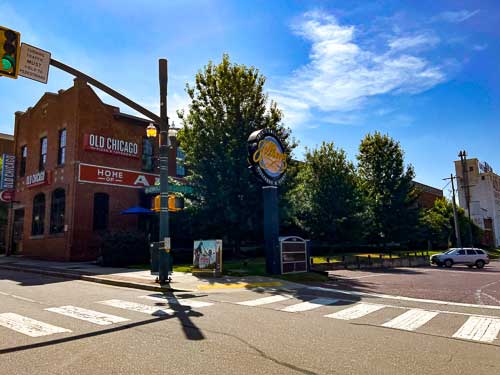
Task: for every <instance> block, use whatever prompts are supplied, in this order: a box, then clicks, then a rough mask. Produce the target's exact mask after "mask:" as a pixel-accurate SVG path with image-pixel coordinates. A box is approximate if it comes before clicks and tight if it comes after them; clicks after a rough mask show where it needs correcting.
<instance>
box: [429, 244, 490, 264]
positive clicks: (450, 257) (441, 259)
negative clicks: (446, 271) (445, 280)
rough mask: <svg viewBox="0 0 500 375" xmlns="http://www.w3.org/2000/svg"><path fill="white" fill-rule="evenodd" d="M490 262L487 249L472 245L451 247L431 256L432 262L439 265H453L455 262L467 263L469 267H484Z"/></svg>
mask: <svg viewBox="0 0 500 375" xmlns="http://www.w3.org/2000/svg"><path fill="white" fill-rule="evenodd" d="M489 262H490V257H489V256H488V254H487V253H486V251H484V250H481V249H476V248H472V247H466V248H458V249H450V250H448V251H446V252H444V253H441V254H435V255H433V256H431V263H433V264H437V265H438V266H439V267H443V266H446V267H451V266H453V265H454V264H465V265H467V267H469V268H472V267H474V266H476V267H477V268H483V267H484V265H485V264H488V263H489Z"/></svg>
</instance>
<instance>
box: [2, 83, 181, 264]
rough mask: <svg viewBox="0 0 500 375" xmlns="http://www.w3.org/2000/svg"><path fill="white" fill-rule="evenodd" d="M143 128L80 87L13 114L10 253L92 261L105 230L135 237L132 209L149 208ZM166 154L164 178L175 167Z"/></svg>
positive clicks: (149, 170) (152, 171)
mask: <svg viewBox="0 0 500 375" xmlns="http://www.w3.org/2000/svg"><path fill="white" fill-rule="evenodd" d="M148 124H149V121H148V120H144V119H141V118H138V117H135V116H130V115H126V114H122V113H121V112H120V110H119V108H117V107H114V106H110V105H107V104H104V103H103V102H102V101H101V100H100V99H99V97H98V96H97V95H96V94H95V92H94V91H93V90H92V89H91V88H90V87H89V86H88V85H87V84H86V83H85V82H83V81H81V80H79V79H75V81H74V86H73V87H71V88H70V89H68V90H66V91H65V90H60V91H59V92H58V93H57V94H53V93H46V94H45V95H44V96H43V97H42V98H41V99H40V100H39V101H38V103H37V104H36V105H35V106H34V107H33V108H28V110H27V111H26V112H16V124H15V134H14V139H15V155H16V189H15V200H16V202H17V203H15V204H14V207H13V210H14V211H13V213H12V215H10V216H11V218H12V219H11V222H10V223H9V230H10V231H11V233H12V240H11V241H10V242H11V243H12V246H13V248H14V251H16V252H18V253H21V254H23V255H26V256H32V257H40V258H44V259H57V260H92V259H95V258H96V257H97V255H98V252H99V246H100V241H101V236H102V234H103V233H105V232H107V231H118V230H126V231H139V230H141V229H140V225H139V224H140V223H139V217H138V216H136V215H123V214H122V212H123V211H124V210H127V209H129V208H131V207H135V206H142V207H145V208H149V207H150V205H151V197H150V196H146V195H145V194H144V188H145V187H148V186H152V185H154V184H155V181H156V179H157V173H158V170H157V168H156V167H155V163H154V160H155V154H156V153H157V151H158V150H157V149H158V148H157V147H156V146H155V145H156V141H154V140H150V139H148V138H146V127H147V126H148ZM176 151H177V150H176V149H175V147H174V148H172V149H171V150H170V155H169V156H170V157H169V174H170V175H171V176H174V177H175V176H177V173H178V172H179V171H180V172H183V170H182V169H181V168H176Z"/></svg>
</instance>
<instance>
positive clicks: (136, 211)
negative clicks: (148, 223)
mask: <svg viewBox="0 0 500 375" xmlns="http://www.w3.org/2000/svg"><path fill="white" fill-rule="evenodd" d="M154 213H155V212H154V211H152V210H150V209H148V208H144V207H140V206H135V207H130V208H127V209H126V210H123V211H122V212H121V215H152V214H154Z"/></svg>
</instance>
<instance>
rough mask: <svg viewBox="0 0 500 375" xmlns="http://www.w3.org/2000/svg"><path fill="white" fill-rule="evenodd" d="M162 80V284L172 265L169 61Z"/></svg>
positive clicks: (162, 66) (162, 62)
mask: <svg viewBox="0 0 500 375" xmlns="http://www.w3.org/2000/svg"><path fill="white" fill-rule="evenodd" d="M159 73H160V74H159V78H160V242H161V241H164V242H163V245H164V247H163V251H162V250H161V249H160V255H159V259H158V263H159V264H158V265H159V269H158V278H159V281H160V285H161V284H165V282H166V281H167V280H169V277H168V273H169V271H170V265H171V255H170V228H169V222H168V219H169V218H168V148H169V147H168V127H169V124H168V117H167V83H168V62H167V59H160V60H159Z"/></svg>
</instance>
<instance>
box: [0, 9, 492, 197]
mask: <svg viewBox="0 0 500 375" xmlns="http://www.w3.org/2000/svg"><path fill="white" fill-rule="evenodd" d="M0 9H2V11H1V13H0V24H1V25H3V26H9V27H12V28H14V29H15V30H17V31H19V32H21V34H22V37H21V38H22V41H24V42H26V43H29V44H32V45H35V46H37V47H40V48H42V49H45V50H48V51H50V52H51V53H52V57H53V58H55V59H58V60H60V61H62V62H64V63H66V64H68V65H71V66H74V67H76V68H77V69H80V70H82V71H84V72H85V73H87V74H89V75H91V76H93V77H95V78H97V79H98V80H101V81H102V82H104V83H106V84H108V85H109V86H111V87H112V88H114V89H116V90H118V91H120V92H122V93H124V94H125V95H126V96H128V97H130V98H131V99H133V100H135V101H137V102H139V103H141V104H142V105H144V106H145V107H147V108H148V109H150V110H153V111H155V112H159V105H158V95H159V94H158V90H159V89H158V58H160V57H166V58H168V59H169V113H170V116H171V117H172V118H174V117H175V110H176V109H181V108H186V106H187V105H188V98H187V95H186V94H185V92H184V87H185V84H186V83H189V82H192V81H193V78H194V75H195V74H196V72H197V71H198V70H199V69H201V68H202V67H203V66H204V65H205V64H206V63H207V62H208V61H209V60H213V61H214V62H218V61H220V59H221V56H222V54H223V53H225V52H226V53H228V54H229V55H230V57H231V59H232V61H234V62H237V63H242V64H246V65H253V66H255V67H257V68H258V69H259V70H260V71H261V73H262V74H264V75H265V76H266V77H267V83H266V90H267V91H268V93H269V96H270V98H271V99H274V100H276V101H277V102H278V105H279V107H280V108H281V109H283V111H284V115H285V118H284V122H285V124H286V125H288V126H290V127H291V128H292V129H293V133H294V135H295V136H296V137H297V139H298V140H299V141H300V147H299V149H298V150H297V151H296V156H297V157H299V158H300V157H301V155H302V154H303V150H304V148H305V147H315V146H316V145H318V144H320V143H321V142H322V141H333V142H335V144H336V145H337V146H338V147H342V148H344V149H345V150H346V151H347V153H348V155H349V157H350V158H351V159H353V160H354V159H355V155H356V153H357V148H358V146H359V142H360V140H361V139H362V138H363V136H364V135H365V134H366V133H368V132H374V131H376V130H379V131H381V132H383V133H387V134H389V135H391V136H392V137H394V138H395V139H397V140H398V141H400V142H401V145H402V146H403V148H404V150H405V152H406V162H407V163H411V164H412V165H413V166H414V167H415V170H416V174H417V180H418V181H421V182H423V183H427V184H430V185H433V186H436V187H439V188H441V187H443V186H444V185H445V182H444V181H442V178H444V177H447V176H449V174H450V173H451V172H452V171H453V163H452V161H453V160H454V159H456V155H457V153H458V151H459V150H461V149H466V150H467V151H468V153H469V155H470V156H471V157H472V156H474V157H478V158H479V159H481V160H485V161H487V162H488V163H489V164H490V165H492V166H493V168H494V169H495V168H496V169H497V170H498V171H500V160H498V156H499V152H498V150H499V147H498V144H499V136H500V130H499V125H500V121H499V119H500V109H499V108H500V74H499V73H500V64H499V63H500V59H499V55H500V45H499V44H500V42H499V40H500V27H499V26H498V21H499V16H500V3H498V2H497V1H494V0H492V1H477V0H476V1H461V0H453V1H451V0H450V1H447V0H443V1H436V0H434V1H428V0H420V1H406V2H403V1H375V0H371V1H291V0H289V1H281V0H273V1H269V0H268V1H250V0H248V1H238V0H235V1H229V0H226V1H209V0H197V1H187V0H183V1H180V0H179V1H178V0H169V1H150V0H143V1H140V2H139V1H133V2H132V1H116V0H107V1H102V0H101V1H92V0H90V1H85V2H84V1H44V2H39V1H15V2H14V1H9V2H5V1H2V0H0ZM71 85H72V77H71V76H69V75H67V74H66V73H63V72H60V71H58V70H57V69H55V68H51V71H50V74H49V83H48V84H47V85H44V84H41V83H38V82H35V81H31V80H28V79H25V78H19V79H18V80H10V79H7V78H1V79H0V89H1V94H0V95H1V96H0V99H1V100H0V132H4V133H12V132H13V123H14V112H15V111H17V110H25V109H26V108H27V107H29V106H32V105H34V104H35V103H36V101H37V100H38V99H39V98H40V97H41V96H42V95H43V93H44V92H45V91H52V92H56V91H57V90H59V89H61V88H68V87H70V86H71ZM100 96H101V97H102V99H103V100H104V101H106V102H108V103H110V104H115V105H118V106H120V107H121V109H122V111H123V112H128V113H133V111H132V110H129V109H127V108H126V107H124V106H123V105H121V104H119V103H117V102H116V101H114V100H113V99H112V98H110V97H109V96H107V95H105V94H103V93H100Z"/></svg>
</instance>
